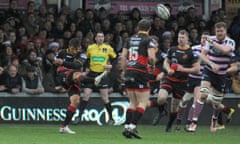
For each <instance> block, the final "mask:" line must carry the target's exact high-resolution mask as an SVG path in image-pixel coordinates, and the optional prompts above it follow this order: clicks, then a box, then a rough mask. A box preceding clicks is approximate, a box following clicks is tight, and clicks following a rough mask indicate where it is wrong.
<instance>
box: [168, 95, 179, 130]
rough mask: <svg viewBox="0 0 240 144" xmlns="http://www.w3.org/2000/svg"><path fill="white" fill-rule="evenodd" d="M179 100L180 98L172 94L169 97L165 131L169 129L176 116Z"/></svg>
mask: <svg viewBox="0 0 240 144" xmlns="http://www.w3.org/2000/svg"><path fill="white" fill-rule="evenodd" d="M180 100H181V99H179V98H175V97H174V96H173V97H172V99H171V109H170V114H169V119H168V123H167V126H166V129H165V131H166V132H170V131H171V128H172V125H173V122H174V121H175V119H176V118H177V111H178V106H179V103H180Z"/></svg>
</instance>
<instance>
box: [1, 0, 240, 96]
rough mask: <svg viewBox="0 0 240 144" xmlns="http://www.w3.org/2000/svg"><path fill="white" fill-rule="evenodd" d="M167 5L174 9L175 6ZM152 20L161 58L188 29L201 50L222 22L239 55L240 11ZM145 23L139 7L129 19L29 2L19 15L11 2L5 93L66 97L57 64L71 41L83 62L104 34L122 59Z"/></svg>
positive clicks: (4, 35) (191, 12) (5, 34)
mask: <svg viewBox="0 0 240 144" xmlns="http://www.w3.org/2000/svg"><path fill="white" fill-rule="evenodd" d="M166 6H168V7H169V8H170V9H171V6H170V5H168V4H166ZM149 18H150V19H151V20H152V28H151V31H150V35H154V36H156V37H157V38H158V39H159V50H160V51H161V53H160V55H162V57H164V55H165V54H166V51H167V50H168V48H170V47H171V46H173V45H176V43H177V41H176V38H177V35H176V34H177V32H178V31H179V30H180V29H183V28H184V29H187V30H188V32H189V33H190V43H191V45H196V44H199V43H200V38H201V34H202V32H204V31H208V32H209V33H210V34H213V33H214V24H215V23H216V22H219V21H225V22H226V23H228V24H229V36H230V37H231V38H233V39H234V40H235V41H236V46H237V47H236V51H235V54H236V56H237V57H239V55H240V42H239V38H240V11H239V14H238V15H237V16H236V17H234V19H233V20H232V21H229V20H227V19H226V15H225V11H224V10H223V9H219V10H217V11H215V12H213V13H212V15H211V17H210V19H209V20H208V21H206V20H204V19H202V18H201V17H200V16H198V15H196V9H195V8H189V9H188V10H187V11H185V12H179V13H178V14H177V15H171V16H170V18H169V19H168V20H167V21H165V20H162V19H160V18H159V17H157V16H155V15H153V16H151V17H149ZM141 19H142V15H141V11H140V10H139V9H137V8H134V9H132V10H131V12H129V14H124V13H123V12H121V11H120V12H119V13H118V14H111V13H110V12H109V11H107V10H106V9H104V8H100V9H99V10H92V9H87V10H86V9H82V8H78V9H76V10H74V11H73V10H71V9H70V8H69V7H68V6H65V5H64V6H62V8H61V10H60V12H54V11H51V10H50V9H49V8H48V6H47V5H41V6H40V7H39V8H37V7H36V5H35V3H34V2H33V1H29V2H28V4H27V8H26V10H23V11H19V10H18V9H17V0H10V2H9V8H8V9H6V10H4V11H3V13H2V15H1V20H0V23H1V25H0V92H10V93H18V92H26V93H29V94H41V93H43V92H53V93H65V92H66V90H65V89H64V88H62V87H59V86H57V85H56V83H55V79H54V74H55V73H56V72H55V71H54V69H53V65H54V64H53V63H52V60H54V58H55V57H57V56H58V54H59V53H60V52H61V51H63V50H66V49H67V48H68V42H69V40H71V39H73V38H77V39H78V40H80V42H81V47H80V49H78V55H79V59H80V60H81V61H82V62H84V61H85V60H86V56H85V52H86V49H87V47H88V45H89V44H92V43H94V34H95V33H96V32H100V31H102V32H104V35H105V42H106V43H108V44H110V45H111V46H112V47H113V48H114V50H115V52H116V53H117V54H118V57H120V54H121V50H122V46H123V43H124V42H125V41H126V39H127V38H128V37H129V36H131V35H132V34H134V33H135V32H136V31H137V27H136V25H137V23H138V22H139V20H141ZM117 68H118V63H116V64H115V65H114V66H113V69H112V71H113V72H112V73H113V74H112V75H111V77H112V79H111V80H112V81H113V82H112V84H113V85H112V87H113V90H114V91H120V90H119V89H120V88H119V85H120V83H121V81H120V80H119V79H118V78H117V77H116V75H117V74H118V69H117ZM83 71H84V69H83Z"/></svg>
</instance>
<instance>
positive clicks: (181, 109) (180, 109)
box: [177, 102, 187, 125]
mask: <svg viewBox="0 0 240 144" xmlns="http://www.w3.org/2000/svg"><path fill="white" fill-rule="evenodd" d="M186 108H187V105H183V104H182V102H180V104H179V107H178V113H177V125H180V124H181V121H182V119H183V115H184V113H185V110H186Z"/></svg>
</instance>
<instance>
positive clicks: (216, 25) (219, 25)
mask: <svg viewBox="0 0 240 144" xmlns="http://www.w3.org/2000/svg"><path fill="white" fill-rule="evenodd" d="M221 27H223V28H224V29H227V24H226V23H225V22H217V23H216V24H215V28H221Z"/></svg>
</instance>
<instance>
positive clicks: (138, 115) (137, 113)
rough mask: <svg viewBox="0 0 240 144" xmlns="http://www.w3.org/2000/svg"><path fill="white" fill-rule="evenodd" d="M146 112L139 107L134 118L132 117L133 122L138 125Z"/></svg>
mask: <svg viewBox="0 0 240 144" xmlns="http://www.w3.org/2000/svg"><path fill="white" fill-rule="evenodd" d="M144 112H145V110H144V109H143V108H141V107H137V108H136V110H135V111H134V113H133V119H132V122H131V123H133V124H135V125H137V123H138V121H139V120H140V118H141V117H142V116H143V114H144Z"/></svg>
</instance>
